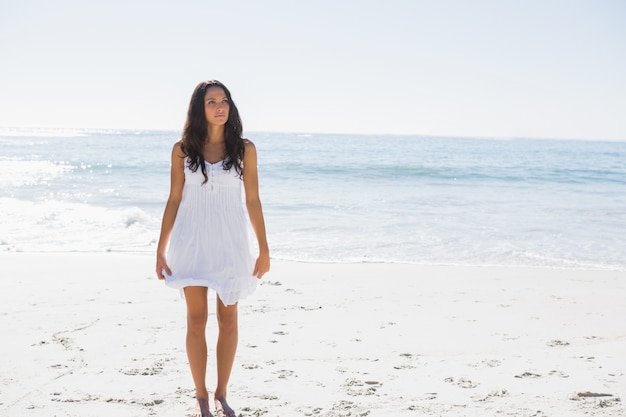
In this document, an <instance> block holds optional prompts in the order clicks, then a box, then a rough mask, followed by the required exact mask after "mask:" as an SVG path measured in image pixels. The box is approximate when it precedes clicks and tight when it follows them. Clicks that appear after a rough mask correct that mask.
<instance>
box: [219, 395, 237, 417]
mask: <svg viewBox="0 0 626 417" xmlns="http://www.w3.org/2000/svg"><path fill="white" fill-rule="evenodd" d="M215 410H216V412H217V417H237V414H236V413H235V410H233V409H232V408H230V406H229V405H228V403H227V402H226V398H224V397H220V398H217V397H215Z"/></svg>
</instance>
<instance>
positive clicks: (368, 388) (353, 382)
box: [342, 378, 382, 397]
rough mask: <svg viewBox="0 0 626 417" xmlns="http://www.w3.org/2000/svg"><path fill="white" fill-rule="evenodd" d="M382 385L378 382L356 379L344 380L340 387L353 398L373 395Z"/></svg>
mask: <svg viewBox="0 0 626 417" xmlns="http://www.w3.org/2000/svg"><path fill="white" fill-rule="evenodd" d="M381 386H382V384H381V383H380V382H378V381H360V380H358V379H356V378H349V379H346V382H344V383H343V385H342V387H343V388H344V389H345V390H346V393H347V394H348V395H351V396H353V397H355V396H361V395H374V394H376V391H377V390H378V388H380V387H381Z"/></svg>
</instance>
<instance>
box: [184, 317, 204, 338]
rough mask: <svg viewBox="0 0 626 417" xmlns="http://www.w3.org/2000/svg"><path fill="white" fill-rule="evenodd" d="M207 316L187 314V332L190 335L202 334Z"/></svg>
mask: <svg viewBox="0 0 626 417" xmlns="http://www.w3.org/2000/svg"><path fill="white" fill-rule="evenodd" d="M206 322H207V316H206V314H202V313H188V314H187V330H188V331H189V332H191V333H194V334H195V333H198V334H204V332H205V330H206Z"/></svg>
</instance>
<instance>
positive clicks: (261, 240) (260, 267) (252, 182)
mask: <svg viewBox="0 0 626 417" xmlns="http://www.w3.org/2000/svg"><path fill="white" fill-rule="evenodd" d="M245 146H246V150H245V154H244V157H243V186H244V190H245V192H246V207H247V209H248V215H249V216H250V223H251V224H252V229H253V230H254V234H255V235H256V239H257V242H258V244H259V257H258V258H257V260H256V263H255V265H254V271H253V272H252V274H253V275H254V276H256V277H258V278H262V277H263V275H264V274H265V273H266V272H268V271H269V270H270V250H269V246H268V245H267V237H266V235H265V220H264V219H263V208H262V206H261V199H260V198H259V175H258V170H257V155H256V147H255V146H254V143H252V142H250V141H249V140H247V139H245Z"/></svg>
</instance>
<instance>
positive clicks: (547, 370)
mask: <svg viewBox="0 0 626 417" xmlns="http://www.w3.org/2000/svg"><path fill="white" fill-rule="evenodd" d="M0 265H1V266H2V279H0V334H1V339H2V342H0V360H1V365H0V415H1V416H6V417H13V416H16V417H17V416H20V417H24V416H43V415H46V416H80V417H90V416H116V417H124V416H153V415H159V416H178V417H182V416H188V415H190V414H191V412H192V411H193V407H194V400H193V384H192V382H191V377H190V375H189V371H188V367H187V362H186V355H185V350H184V335H185V305H184V301H183V300H182V299H180V298H179V295H178V292H177V291H175V290H171V289H169V288H166V287H165V286H164V285H163V284H162V283H161V282H159V281H157V280H156V278H154V276H153V272H152V269H153V257H152V256H151V255H143V254H9V253H4V254H0ZM209 321H210V325H209V329H208V338H209V344H210V346H211V347H212V346H213V345H214V342H215V334H216V325H215V317H214V315H212V316H211V317H210V318H209ZM625 323H626V272H611V271H568V270H551V269H531V268H479V267H473V268H469V267H445V266H415V265H383V264H371V265H367V264H358V265H333V264H329V265H325V264H306V263H289V262H279V261H274V262H273V270H272V272H271V274H269V275H267V277H266V279H264V280H263V285H262V286H260V287H259V289H258V291H257V293H255V294H254V295H253V296H252V297H250V298H249V299H247V300H244V301H243V302H241V303H240V345H239V346H240V348H239V352H238V357H237V361H236V363H235V368H234V371H233V376H232V379H231V388H230V393H229V398H230V402H231V404H232V405H233V406H234V407H235V408H236V409H237V410H238V411H239V413H240V415H242V416H263V415H267V416H281V417H290V416H366V415H367V416H389V415H393V416H421V415H429V416H440V415H442V416H444V415H445V416H481V417H482V416H501V415H505V416H589V415H598V416H600V415H602V416H624V415H626V407H625V406H624V405H623V403H622V401H623V400H624V399H626V324H625ZM213 362H214V359H213V352H211V356H210V361H209V363H210V364H212V363H213ZM214 372H215V371H214V368H213V367H211V368H210V369H209V375H210V377H211V379H210V381H213V375H214ZM210 386H211V384H210ZM585 393H586V394H585ZM600 394H602V395H606V396H597V395H600Z"/></svg>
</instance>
